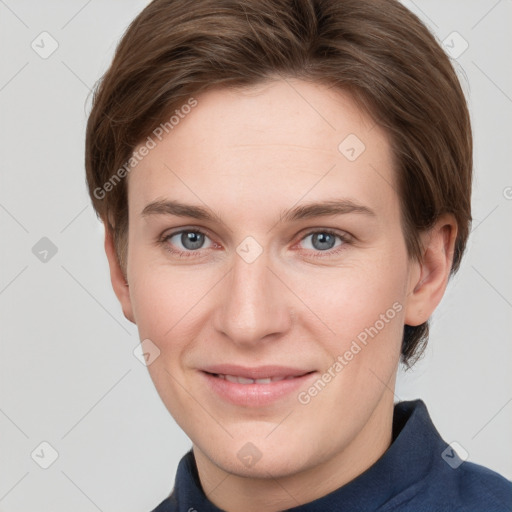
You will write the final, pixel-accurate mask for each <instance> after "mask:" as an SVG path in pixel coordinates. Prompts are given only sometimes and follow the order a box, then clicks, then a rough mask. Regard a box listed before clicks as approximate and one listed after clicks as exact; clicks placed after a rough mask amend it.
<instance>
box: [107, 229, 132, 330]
mask: <svg viewBox="0 0 512 512" xmlns="http://www.w3.org/2000/svg"><path fill="white" fill-rule="evenodd" d="M105 252H106V254H107V259H108V265H109V267H110V281H111V282H112V288H113V289H114V293H115V294H116V296H117V298H118V300H119V302H120V303H121V307H122V309H123V314H124V316H125V317H126V319H127V320H129V321H130V322H133V323H135V318H134V316H133V311H132V302H131V299H130V288H129V285H128V282H127V280H126V278H125V276H124V273H123V271H122V269H121V265H120V264H119V260H118V259H117V254H116V251H115V248H114V238H113V235H112V232H111V230H110V229H109V228H108V225H107V224H105Z"/></svg>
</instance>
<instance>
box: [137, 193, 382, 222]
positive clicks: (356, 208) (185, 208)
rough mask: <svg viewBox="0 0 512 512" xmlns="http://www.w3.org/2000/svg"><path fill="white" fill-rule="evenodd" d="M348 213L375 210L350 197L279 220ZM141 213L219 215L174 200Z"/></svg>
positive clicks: (159, 202)
mask: <svg viewBox="0 0 512 512" xmlns="http://www.w3.org/2000/svg"><path fill="white" fill-rule="evenodd" d="M348 213H358V214H364V215H368V216H371V217H375V216H376V214H375V212H374V211H373V210H371V209H370V208H368V207H367V206H364V205H361V204H357V203H355V202H354V201H352V200H350V199H339V200H331V201H321V202H315V203H307V204H304V205H299V206H296V207H294V208H291V209H289V210H284V211H282V212H281V215H280V220H281V221H285V222H292V221H297V220H301V219H308V218H311V217H326V216H329V215H344V214H348ZM141 215H142V216H143V217H147V216H150V215H174V216H176V217H191V218H194V219H198V220H205V221H215V220H217V221H218V220H219V219H220V216H219V215H217V214H216V213H214V212H213V211H211V210H210V209H208V208H203V207H202V206H195V205H190V204H185V203H180V202H179V201H174V200H157V201H153V202H151V203H149V204H147V205H146V206H145V207H144V209H143V210H142V213H141Z"/></svg>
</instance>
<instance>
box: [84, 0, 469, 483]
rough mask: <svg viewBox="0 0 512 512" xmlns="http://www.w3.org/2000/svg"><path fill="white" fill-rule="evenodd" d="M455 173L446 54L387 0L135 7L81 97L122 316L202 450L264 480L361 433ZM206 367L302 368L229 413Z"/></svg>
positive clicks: (422, 297) (416, 325) (463, 163)
mask: <svg viewBox="0 0 512 512" xmlns="http://www.w3.org/2000/svg"><path fill="white" fill-rule="evenodd" d="M471 169H472V143H471V129H470V121H469V116H468V111H467V107H466V103H465V100H464V95H463V93H462V90H461V88H460V85H459V82H458V79H457V77H456V74H455V72H454V70H453V68H452V65H451V63H450V61H449V59H448V57H447V56H446V55H445V54H444V53H443V50H442V49H441V48H440V46H439V44H438V43H437V42H436V40H435V38H434V37H433V36H432V35H431V34H430V33H429V32H428V30H427V29H426V28H425V27H424V25H423V24H422V23H421V22H420V21H419V20H418V19H417V18H416V17H415V16H414V15H413V14H412V13H410V12H409V11H408V10H407V9H406V8H404V7H403V6H402V5H401V4H400V3H398V2H396V1H394V0H365V1H361V0H336V1H335V0H303V1H294V2H292V1H291V0H196V1H195V2H188V1H186V0H155V1H154V2H152V3H151V4H149V5H148V7H146V8H145V9H144V11H143V12H142V13H141V14H140V15H139V16H138V17H137V18H136V19H135V20H134V21H133V23H132V24H131V25H130V27H129V28H128V30H127V32H126V33H125V35H124V37H123V39H122V40H121V42H120V44H119V46H118V48H117V51H116V54H115V57H114V61H113V63H112V65H111V67H110V69H109V70H108V71H107V73H106V74H105V75H104V77H103V78H102V80H101V82H100V83H99V84H98V87H97V90H96V93H95V96H94V104H93V109H92V112H91V114H90V117H89V121H88V125H87V140H86V171H87V181H88V186H89V190H90V194H91V199H92V201H93V204H94V207H95V209H96V211H97V213H98V215H99V217H100V218H101V219H102V221H103V222H104V224H105V228H106V229H105V234H106V238H105V248H106V251H107V256H108V258H109V263H110V268H111V275H112V283H113V286H114V290H115V292H116V294H117V296H118V298H119V300H120V302H121V305H122V308H123V311H124V314H125V316H126V317H127V318H128V319H129V320H131V321H132V322H134V323H136V324H137V326H138V329H139V333H140V337H141V340H143V339H149V340H151V343H152V344H153V345H154V346H155V347H157V348H158V351H159V354H160V355H159V357H158V358H156V359H155V361H154V362H153V363H152V364H151V365H150V366H149V370H150V374H151V377H152V379H153V381H154V383H155V385H156V387H157V389H158V391H159V393H160V395H161V397H162V399H163V401H164V403H165V404H166V406H167V407H168V409H169V411H170V412H171V414H172V415H173V416H174V418H175V419H176V421H177V422H178V423H179V424H180V425H181V426H182V428H183V429H184V430H185V432H186V433H187V434H188V435H189V436H190V437H191V439H192V441H193V442H194V444H195V446H197V447H198V448H199V449H200V451H201V453H203V454H205V457H207V458H209V459H210V460H213V461H215V462H216V463H217V464H218V465H219V467H222V468H224V469H226V470H228V471H237V472H239V473H241V474H254V472H258V471H261V474H262V475H265V472H266V471H268V470H269V469H270V468H273V469H272V471H273V474H279V475H286V474H289V473H290V472H293V471H297V470H298V469H299V468H308V467H313V466H314V465H315V464H318V463H320V462H321V461H323V460H326V458H327V457H328V456H329V454H332V453H340V452H342V451H343V450H347V449H349V447H350V446H351V443H352V444H353V443H354V442H355V440H356V439H357V438H358V437H359V438H361V436H363V437H364V432H365V431H366V430H367V431H368V432H374V431H375V428H376V425H377V424H378V418H379V417H382V416H383V415H384V416H385V414H384V413H383V411H384V410H389V406H390V404H391V405H392V402H393V394H392V392H390V390H392V389H393V386H394V378H395V374H396V370H397V365H398V363H399V360H400V359H401V360H402V362H403V363H405V364H406V365H411V364H412V363H413V362H414V361H415V360H416V359H417V358H418V356H419V355H420V354H421V351H422V350H423V348H424V345H425V342H426V340H427V335H428V320H429V317H430V315H431V314H432V312H433V310H434V309H435V307H436V306H437V304H438V303H439V301H440V300H441V298H442V295H443V293H444V290H445V287H446V283H447V280H448V278H449V276H450V275H451V274H452V273H453V272H455V271H456V270H457V269H458V267H459V264H460V261H461V257H462V254H463V251H464V247H465V244H466V240H467V236H468V232H469V223H470V220H471V216H470V195H471ZM223 364H233V365H239V366H243V367H261V366H268V365H278V366H281V367H282V366H286V367H292V368H294V369H296V370H298V371H299V370H300V371H303V372H304V373H307V375H305V376H304V377H301V379H302V380H301V381H300V382H298V384H297V388H296V389H295V390H294V392H293V393H291V394H290V393H288V394H287V395H286V396H284V397H282V398H280V399H277V400H273V401H270V402H268V403H264V404H259V405H257V406H256V405H255V404H254V403H252V402H251V403H248V404H246V406H245V407H242V406H241V405H240V404H238V403H233V402H232V401H230V400H226V399H225V397H224V398H219V396H220V395H219V394H218V393H217V392H216V391H215V390H213V388H212V379H215V378H217V379H218V378H219V377H212V374H216V373H217V372H216V371H215V370H216V367H217V366H218V365H223ZM208 370H210V372H208ZM217 370H218V368H217ZM233 371H235V370H233ZM262 371H263V370H262ZM226 373H227V371H226ZM262 376H263V375H262ZM298 380H300V379H298ZM216 385H217V384H216V383H215V382H214V383H213V387H215V386H216ZM315 390H316V391H315ZM292 395H293V397H292ZM287 414H290V419H291V418H292V417H293V421H290V422H288V423H287V422H286V421H284V422H283V423H282V424H280V426H279V427H278V428H275V430H273V429H274V427H275V426H276V425H277V424H278V423H279V422H280V421H281V420H283V418H284V417H285V416H286V415H287ZM205 423H207V424H208V425H209V428H207V429H205V428H204V425H205ZM271 431H272V434H271V435H270V434H269V433H270V432H271ZM311 436H314V441H313V442H311ZM249 442H251V443H253V445H255V446H257V449H258V450H259V451H260V452H261V453H263V457H262V460H261V462H259V463H258V464H257V465H254V467H248V466H245V467H244V465H243V463H242V462H241V461H242V458H241V457H238V460H237V457H234V455H236V454H237V453H238V451H239V449H240V448H241V447H244V446H246V444H247V443H249ZM299 447H300V449H299ZM265 461H266V462H265ZM267 464H268V465H267Z"/></svg>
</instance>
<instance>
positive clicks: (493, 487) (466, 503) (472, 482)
mask: <svg viewBox="0 0 512 512" xmlns="http://www.w3.org/2000/svg"><path fill="white" fill-rule="evenodd" d="M449 469H451V468H449ZM452 472H453V475H452V478H451V480H452V481H453V483H454V484H455V485H453V486H452V487H453V488H454V491H455V490H456V491H457V497H458V501H459V503H460V505H459V509H458V510H461V511H466V510H467V511H477V510H478V511H480V510H486V511H488V512H494V511H495V512H505V511H512V482H510V481H508V480H507V479H506V478H504V477H503V476H501V475H499V474H498V473H496V472H494V471H492V470H490V469H488V468H486V467H484V466H480V465H479V464H474V463H472V462H464V463H462V464H461V465H460V466H459V467H458V468H457V469H454V470H452Z"/></svg>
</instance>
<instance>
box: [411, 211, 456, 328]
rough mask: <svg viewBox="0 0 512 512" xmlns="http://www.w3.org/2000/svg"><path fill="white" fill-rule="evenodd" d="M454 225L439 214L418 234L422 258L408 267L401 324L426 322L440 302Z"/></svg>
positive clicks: (446, 277)
mask: <svg viewBox="0 0 512 512" xmlns="http://www.w3.org/2000/svg"><path fill="white" fill-rule="evenodd" d="M456 237H457V222H456V220H455V218H454V217H453V215H450V214H445V215H442V216H441V217H440V218H439V219H438V221H437V222H436V224H435V225H434V226H433V227H432V228H431V229H430V230H429V231H427V232H425V233H423V234H422V235H421V237H420V238H421V246H422V258H421V261H415V262H414V263H413V264H412V268H411V272H410V277H409V287H408V295H407V305H406V308H405V323H406V324H407V325H411V326H416V325H421V324H422V323H424V322H426V321H427V320H428V319H429V318H430V316H431V315H432V313H433V312H434V310H435V309H436V307H437V305H438V304H439V303H440V302H441V299H442V298H443V295H444V292H445V290H446V285H447V284H448V279H449V277H450V270H451V267H452V261H453V252H454V247H455V240H456Z"/></svg>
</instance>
